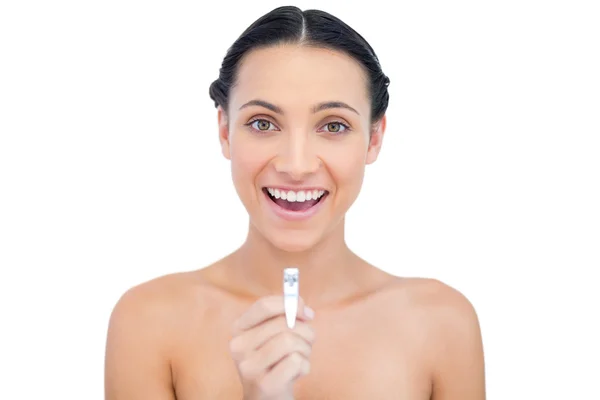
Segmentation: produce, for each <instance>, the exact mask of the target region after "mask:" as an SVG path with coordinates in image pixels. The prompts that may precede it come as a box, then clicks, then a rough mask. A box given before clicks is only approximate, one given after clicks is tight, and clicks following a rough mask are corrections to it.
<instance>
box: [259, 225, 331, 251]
mask: <svg viewBox="0 0 600 400" xmlns="http://www.w3.org/2000/svg"><path fill="white" fill-rule="evenodd" d="M265 237H266V239H267V240H268V241H269V242H270V243H271V244H272V245H273V246H274V247H276V248H277V249H279V250H281V251H285V252H288V253H301V252H305V251H308V250H311V249H312V248H313V247H315V246H316V245H317V244H318V243H319V241H320V239H321V235H319V234H317V232H310V231H308V232H307V231H300V230H298V231H294V230H288V231H286V232H275V231H272V232H269V233H268V234H267V235H265Z"/></svg>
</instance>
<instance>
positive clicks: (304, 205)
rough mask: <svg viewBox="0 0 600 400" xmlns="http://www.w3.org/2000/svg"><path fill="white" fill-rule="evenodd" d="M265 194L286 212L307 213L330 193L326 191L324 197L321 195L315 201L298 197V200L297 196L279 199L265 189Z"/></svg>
mask: <svg viewBox="0 0 600 400" xmlns="http://www.w3.org/2000/svg"><path fill="white" fill-rule="evenodd" d="M263 192H264V193H265V195H266V196H267V197H268V198H269V199H270V200H271V201H272V202H273V203H275V204H277V205H278V206H279V207H281V208H283V209H285V210H288V211H295V212H302V211H306V210H308V209H310V208H312V207H314V206H316V205H317V204H319V203H320V202H321V201H323V200H324V199H325V198H326V197H327V195H328V194H329V192H328V191H326V190H325V191H324V193H323V194H322V195H320V196H319V197H318V198H317V199H316V200H315V199H311V200H306V199H302V197H300V196H298V197H300V198H296V197H295V196H292V197H291V198H287V196H286V199H283V198H282V196H280V197H279V198H277V197H276V195H273V194H271V193H270V190H269V189H267V188H263ZM277 194H279V193H277ZM301 199H302V200H301ZM291 200H293V201H291Z"/></svg>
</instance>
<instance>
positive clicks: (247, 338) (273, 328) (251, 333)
mask: <svg viewBox="0 0 600 400" xmlns="http://www.w3.org/2000/svg"><path fill="white" fill-rule="evenodd" d="M283 332H291V333H294V334H296V335H298V336H299V337H300V338H301V339H303V340H304V341H305V342H306V343H307V344H309V345H311V346H312V344H313V343H314V341H315V330H314V328H313V327H312V326H310V325H309V324H307V323H306V322H302V321H299V322H298V323H297V324H296V326H295V327H294V328H293V329H289V328H288V327H287V323H286V321H285V318H284V317H282V316H280V317H277V318H273V319H270V320H268V321H267V322H265V323H263V324H261V325H259V326H255V327H254V328H251V329H250V330H247V331H244V332H242V333H241V334H239V335H238V336H236V337H234V338H233V339H232V340H231V341H230V342H229V349H230V352H231V355H232V357H233V359H234V360H237V361H240V360H245V359H246V358H248V357H249V355H250V354H252V353H253V352H254V351H256V350H258V349H259V348H260V347H261V346H263V345H264V344H265V343H267V342H268V341H270V340H271V339H272V338H274V337H275V336H277V335H279V334H281V333H283Z"/></svg>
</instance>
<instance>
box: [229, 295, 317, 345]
mask: <svg viewBox="0 0 600 400" xmlns="http://www.w3.org/2000/svg"><path fill="white" fill-rule="evenodd" d="M279 315H285V308H284V303H283V296H267V297H263V298H261V299H260V300H258V301H257V302H255V303H254V304H253V305H252V306H250V308H249V309H248V310H247V311H246V312H245V313H244V314H242V316H241V317H239V318H238V319H237V320H236V321H235V322H234V324H233V335H234V336H236V335H237V334H239V333H240V332H241V331H245V330H248V329H250V328H252V327H254V326H256V325H258V324H260V323H262V322H264V321H266V320H268V319H271V318H273V317H276V316H279ZM313 317H314V311H312V310H311V309H307V307H306V306H305V303H304V300H303V299H302V298H301V297H299V298H298V315H297V318H298V319H299V320H304V321H308V320H311V319H312V318H313Z"/></svg>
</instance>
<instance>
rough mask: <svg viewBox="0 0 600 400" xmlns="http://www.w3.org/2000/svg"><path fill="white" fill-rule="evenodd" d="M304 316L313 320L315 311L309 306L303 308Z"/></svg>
mask: <svg viewBox="0 0 600 400" xmlns="http://www.w3.org/2000/svg"><path fill="white" fill-rule="evenodd" d="M304 315H306V317H307V318H308V319H313V318H314V317H315V311H314V310H313V309H312V308H310V307H309V306H304Z"/></svg>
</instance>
